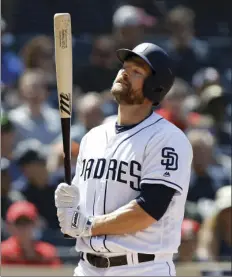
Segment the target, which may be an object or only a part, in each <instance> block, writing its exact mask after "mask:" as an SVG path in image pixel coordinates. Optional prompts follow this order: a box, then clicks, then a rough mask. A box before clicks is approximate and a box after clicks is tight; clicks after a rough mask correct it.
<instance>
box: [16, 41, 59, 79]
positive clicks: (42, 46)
mask: <svg viewBox="0 0 232 277" xmlns="http://www.w3.org/2000/svg"><path fill="white" fill-rule="evenodd" d="M21 57H22V61H23V63H24V66H25V68H26V69H41V70H42V71H44V73H45V75H46V78H47V81H48V83H49V84H55V82H56V75H55V63H54V43H53V41H52V39H51V38H50V37H48V36H35V37H33V38H32V39H31V40H29V41H28V42H27V43H26V44H25V45H24V47H23V48H22V50H21Z"/></svg>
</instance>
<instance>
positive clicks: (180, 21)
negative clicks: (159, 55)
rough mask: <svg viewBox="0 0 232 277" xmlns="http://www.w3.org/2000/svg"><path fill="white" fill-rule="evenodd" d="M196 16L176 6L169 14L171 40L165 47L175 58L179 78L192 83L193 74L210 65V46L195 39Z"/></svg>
mask: <svg viewBox="0 0 232 277" xmlns="http://www.w3.org/2000/svg"><path fill="white" fill-rule="evenodd" d="M194 19H195V14H194V12H193V10H191V9H189V8H187V7H185V6H176V7H174V8H173V9H172V10H170V11H169V13H168V14H167V28H168V31H169V32H170V38H169V40H168V41H167V44H166V46H165V48H166V50H167V52H168V53H169V54H170V56H171V57H172V58H173V61H174V72H175V74H176V76H177V77H180V78H183V79H184V80H186V81H188V82H191V80H192V76H193V74H194V73H195V72H196V71H197V70H199V69H200V68H201V67H203V66H209V65H210V60H209V59H210V57H209V55H210V50H209V45H208V44H207V42H205V41H201V40H199V39H197V38H196V37H195V34H194V32H195V30H194Z"/></svg>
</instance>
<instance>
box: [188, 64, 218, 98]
mask: <svg viewBox="0 0 232 277" xmlns="http://www.w3.org/2000/svg"><path fill="white" fill-rule="evenodd" d="M220 84H221V76H220V73H219V72H218V70H217V69H216V68H213V67H206V68H201V69H200V70H198V71H197V72H196V73H195V74H194V75H193V77H192V86H193V89H194V91H195V92H196V94H197V95H201V93H202V91H203V90H204V89H206V88H207V87H209V86H211V85H220Z"/></svg>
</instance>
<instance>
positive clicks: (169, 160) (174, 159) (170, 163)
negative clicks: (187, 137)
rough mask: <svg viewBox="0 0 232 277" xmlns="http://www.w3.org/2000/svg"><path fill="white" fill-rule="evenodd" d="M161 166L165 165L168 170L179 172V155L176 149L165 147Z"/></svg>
mask: <svg viewBox="0 0 232 277" xmlns="http://www.w3.org/2000/svg"><path fill="white" fill-rule="evenodd" d="M162 157H163V159H162V160H161V164H162V165H165V169H166V170H177V169H178V155H177V153H176V152H175V149H174V148H172V147H164V148H163V149H162Z"/></svg>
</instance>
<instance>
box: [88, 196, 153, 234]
mask: <svg viewBox="0 0 232 277" xmlns="http://www.w3.org/2000/svg"><path fill="white" fill-rule="evenodd" d="M154 222H155V219H154V218H153V217H151V216H150V215H149V214H147V213H146V212H145V211H144V210H143V209H142V208H141V207H140V206H139V205H138V204H137V202H136V201H135V200H133V201H131V202H130V203H128V204H127V205H125V206H123V207H121V208H120V209H118V210H116V211H114V212H112V213H110V214H106V215H101V216H97V217H96V218H95V219H94V224H93V227H92V235H93V236H100V235H123V234H129V233H135V232H138V231H140V230H144V229H146V228H147V227H149V226H150V225H151V224H152V223H154Z"/></svg>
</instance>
